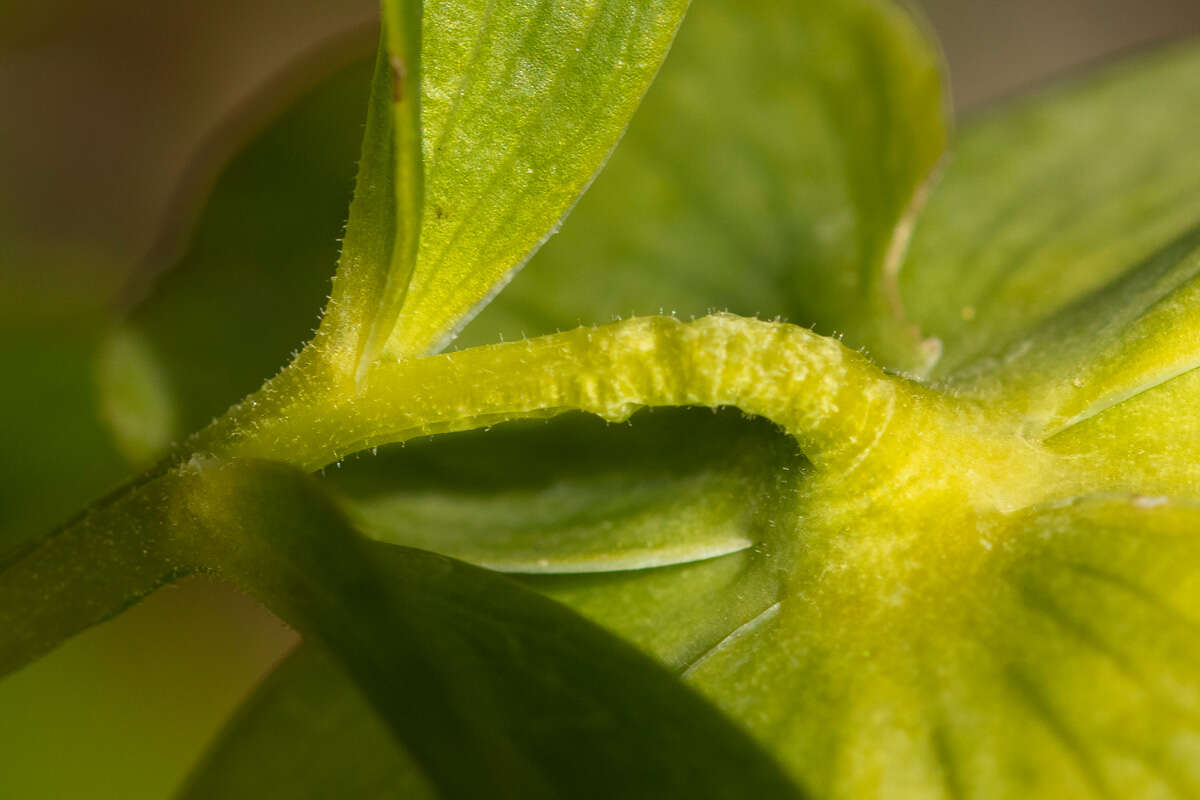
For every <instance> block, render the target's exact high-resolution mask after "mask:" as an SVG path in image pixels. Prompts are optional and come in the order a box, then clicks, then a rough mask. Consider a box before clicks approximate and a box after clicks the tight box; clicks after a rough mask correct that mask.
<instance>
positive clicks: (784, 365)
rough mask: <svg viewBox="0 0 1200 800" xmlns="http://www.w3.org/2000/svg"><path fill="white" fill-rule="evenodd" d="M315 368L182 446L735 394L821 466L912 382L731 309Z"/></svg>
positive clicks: (251, 444)
mask: <svg viewBox="0 0 1200 800" xmlns="http://www.w3.org/2000/svg"><path fill="white" fill-rule="evenodd" d="M299 372H300V373H301V374H303V373H304V370H300V371H299ZM316 376H317V372H316V371H315V370H312V369H311V368H310V369H309V377H308V378H303V377H298V376H297V375H295V374H289V371H287V370H285V372H284V373H281V374H280V376H279V377H278V378H277V379H276V380H275V381H272V382H270V383H268V385H267V386H266V387H264V389H263V391H262V392H260V393H259V394H257V395H254V396H252V397H250V398H249V399H248V400H247V401H245V402H244V403H242V404H241V405H239V406H238V407H236V408H235V409H233V410H231V412H230V414H229V415H227V416H226V417H225V418H224V419H222V420H221V421H219V422H218V423H217V424H215V425H214V426H212V427H210V428H209V429H207V430H205V431H202V432H201V433H200V434H198V435H197V436H196V437H195V438H194V439H193V440H191V441H190V442H189V443H188V445H187V446H188V450H189V451H191V452H192V453H197V452H198V453H206V454H211V455H213V456H216V457H220V458H264V459H272V460H281V461H287V462H290V463H292V464H295V465H297V466H300V467H303V468H305V469H310V470H311V469H316V468H319V467H322V466H324V465H326V464H329V463H331V462H333V461H336V460H338V459H340V458H341V457H343V456H345V455H347V454H348V453H352V452H355V451H358V450H362V449H364V448H367V447H371V446H374V445H379V444H387V443H394V442H402V441H405V440H408V439H411V438H415V437H418V436H425V435H429V434H434V433H444V432H450V431H460V430H468V429H473V428H480V427H485V426H488V425H493V424H496V423H499V422H504V421H508V420H514V419H521V418H531V417H547V416H553V415H556V414H560V413H563V412H566V411H584V412H588V413H592V414H597V415H599V416H601V417H604V418H605V419H608V420H613V421H620V420H624V419H626V418H628V417H629V416H630V415H631V414H633V413H634V412H635V411H637V410H638V409H640V408H643V407H648V406H709V407H717V406H734V407H737V408H740V409H741V410H743V411H745V412H746V413H748V414H754V415H757V416H761V417H765V418H767V419H769V420H771V421H773V422H775V423H777V424H778V425H780V426H781V427H783V428H784V429H785V430H786V431H787V432H788V433H789V434H791V435H792V436H793V437H794V438H795V439H796V440H797V441H798V442H799V443H800V445H801V447H802V449H803V450H804V452H805V454H806V455H807V456H808V457H809V459H810V460H811V461H812V462H813V463H814V465H816V466H817V467H819V468H828V469H833V470H838V469H847V468H852V467H853V466H854V465H855V464H856V463H857V462H858V461H859V460H860V459H861V458H862V456H863V455H864V453H865V452H866V451H867V450H868V449H869V448H870V446H871V444H872V443H873V442H874V441H875V440H877V439H878V437H879V434H880V432H881V431H882V430H883V429H884V428H886V427H887V425H888V423H889V421H890V420H891V418H892V416H893V415H894V414H896V413H898V412H900V411H901V410H902V409H904V408H908V407H909V406H911V401H912V399H913V398H915V397H916V396H917V395H918V393H919V392H920V391H921V390H920V389H919V387H917V385H916V384H911V383H907V382H904V381H903V380H902V379H900V378H895V377H892V376H889V375H886V374H884V373H883V372H882V371H881V370H880V369H879V368H878V367H876V366H875V365H874V364H872V363H871V362H870V361H869V360H868V359H866V358H865V357H863V356H861V355H860V354H858V353H855V352H853V351H851V350H849V349H848V348H846V347H844V346H843V345H841V344H840V343H838V342H837V341H835V340H833V339H829V338H827V337H823V336H818V335H817V334H814V333H813V332H812V331H809V330H807V329H805V328H799V327H796V326H794V325H788V324H784V323H777V322H774V323H773V322H762V321H759V320H754V319H746V318H742V317H736V316H732V315H728V314H718V315H713V316H709V317H704V318H702V319H699V320H696V321H694V322H690V323H683V322H679V321H678V320H675V319H672V318H668V317H644V318H635V319H631V320H627V321H625V322H618V323H615V324H612V325H606V326H602V327H596V328H580V329H577V330H573V331H569V332H566V333H560V334H555V335H551V336H542V337H538V338H535V339H527V340H524V341H520V342H511V343H507V344H499V345H492V346H488V347H478V348H472V349H469V350H463V351H460V352H457V353H453V354H448V355H440V356H431V357H428V358H419V359H408V360H404V361H399V362H390V363H377V364H375V365H374V366H373V367H372V369H371V370H370V372H369V373H368V375H367V378H366V380H365V382H364V384H363V387H362V388H361V389H360V390H358V391H354V390H348V389H347V387H346V386H345V385H344V384H338V383H336V382H334V381H329V380H328V378H324V379H322V378H320V377H316ZM323 380H324V381H325V382H324V383H323V382H322V381H323ZM282 384H286V387H285V386H284V385H282ZM902 384H903V388H902ZM283 398H286V399H283ZM281 399H283V400H282V401H281Z"/></svg>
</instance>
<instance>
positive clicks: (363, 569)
mask: <svg viewBox="0 0 1200 800" xmlns="http://www.w3.org/2000/svg"><path fill="white" fill-rule="evenodd" d="M195 570H211V571H215V572H217V573H218V574H221V575H223V576H225V577H227V578H229V579H231V580H233V581H235V582H236V583H238V584H240V585H242V586H244V587H246V588H247V589H248V590H250V591H251V592H252V593H253V594H254V595H256V596H257V597H259V598H260V599H261V600H262V601H263V602H264V603H265V604H266V605H267V606H268V607H270V608H271V609H272V610H274V611H275V612H276V613H278V614H279V615H280V616H282V617H283V618H284V619H285V620H286V621H288V622H289V623H291V624H293V625H294V626H295V627H297V628H298V629H299V630H300V631H301V633H302V634H304V635H305V636H306V637H310V638H312V639H314V640H316V641H319V642H321V643H323V644H324V645H325V646H326V647H327V648H328V649H329V651H330V652H331V653H332V654H333V655H334V656H335V657H336V658H337V660H338V662H339V663H340V664H341V665H342V667H343V668H344V669H346V670H347V672H348V674H349V675H350V676H352V678H353V679H354V680H355V682H356V683H357V684H358V685H359V686H360V687H361V689H362V690H363V692H364V693H365V695H366V696H367V698H368V699H369V700H370V702H371V703H372V705H373V706H374V708H375V709H376V710H377V711H378V712H379V713H380V715H381V716H382V718H383V719H384V720H385V721H386V723H387V724H388V726H389V728H390V729H391V730H392V732H393V733H395V734H396V735H398V736H399V737H400V738H401V739H402V740H403V741H404V742H405V744H406V746H408V747H409V748H410V749H411V751H412V753H413V754H414V756H415V757H416V758H417V760H418V761H419V762H420V763H421V765H422V768H423V769H424V770H425V771H426V773H427V774H428V775H429V777H430V779H431V781H432V782H433V783H434V784H435V785H436V786H437V787H438V790H439V792H440V793H442V794H443V795H445V796H447V797H478V796H480V795H481V793H487V794H490V793H495V792H497V791H499V792H500V793H502V794H504V795H508V796H514V797H576V796H592V795H594V796H614V795H626V796H647V797H652V796H663V795H664V794H666V795H668V796H670V795H677V794H681V793H682V794H688V795H697V796H705V797H738V796H741V794H740V792H741V791H743V790H745V789H747V788H749V790H750V791H753V792H754V793H755V794H756V795H759V794H761V796H764V797H794V796H797V793H796V791H795V789H794V787H792V786H791V785H790V783H789V782H788V781H787V780H786V779H785V778H784V777H783V776H782V774H781V773H780V772H779V770H778V768H777V767H776V766H775V765H774V763H773V762H772V761H770V760H769V759H768V758H767V757H766V756H765V755H764V754H763V753H762V752H761V751H759V750H758V749H757V748H756V747H754V746H753V745H752V744H751V743H750V742H749V740H748V739H747V738H746V737H745V736H744V735H743V734H742V733H741V732H740V731H738V729H736V728H735V727H733V726H732V725H731V724H730V723H729V722H727V721H726V720H724V719H723V718H722V717H721V716H720V715H719V714H717V713H716V712H715V711H713V710H712V709H711V708H710V707H709V706H707V705H706V704H705V703H704V702H702V701H701V700H700V699H699V698H697V697H696V696H694V695H693V694H691V693H690V692H689V691H688V690H686V689H685V688H684V687H682V686H681V685H679V684H678V682H677V681H676V680H675V679H674V678H673V677H672V676H670V675H669V674H668V673H666V672H665V671H662V670H661V668H659V667H657V666H655V665H654V664H653V662H651V661H649V660H648V659H646V658H645V657H644V656H641V655H639V654H638V653H637V652H636V651H634V650H633V649H632V647H630V646H628V645H625V644H622V643H621V642H620V641H619V640H617V639H615V638H613V637H611V636H610V635H608V634H605V633H603V632H602V631H601V630H600V629H599V628H596V627H594V626H592V625H590V624H588V623H585V622H583V621H582V620H579V619H578V618H577V617H575V616H573V615H572V614H570V613H569V612H567V611H565V610H564V609H562V608H561V607H560V606H558V605H556V604H554V603H552V602H550V601H548V600H545V599H543V598H540V597H538V596H537V595H535V594H533V593H531V592H528V591H525V590H522V589H521V588H520V587H519V586H518V585H516V584H514V583H512V582H510V581H508V580H506V579H504V578H501V577H499V576H496V575H495V574H494V573H489V572H487V571H484V570H480V569H478V568H474V567H469V566H467V565H464V564H461V563H460V562H455V561H452V560H450V559H447V558H444V557H441V556H437V555H433V554H429V553H424V552H421V551H418V550H412V549H409V548H401V547H396V546H393V545H385V544H379V543H372V542H369V541H367V540H365V539H363V538H362V537H361V536H360V535H359V534H358V533H357V532H356V531H354V530H353V529H352V528H351V527H350V526H349V525H348V524H347V522H346V520H345V518H344V517H343V516H342V515H341V514H340V513H339V512H338V511H337V509H336V508H335V507H334V506H333V505H332V504H331V503H330V502H329V501H328V500H327V499H326V498H325V497H324V495H323V494H322V493H321V492H320V491H319V489H318V487H317V485H316V484H315V483H314V482H313V481H312V480H311V479H310V478H308V477H307V476H305V475H303V474H302V473H300V472H298V471H297V470H295V469H294V468H291V467H286V466H283V465H279V464H271V463H265V462H263V463H237V462H233V463H221V462H215V461H200V460H194V461H193V462H191V463H189V464H188V465H186V466H185V467H182V468H180V469H177V470H172V471H169V472H167V473H165V474H163V475H162V476H160V477H157V478H151V479H149V480H147V481H145V482H143V483H141V484H138V485H135V486H133V487H130V488H129V489H128V490H127V491H125V492H122V493H118V494H116V495H114V496H113V497H112V498H111V499H110V500H108V501H107V502H106V503H105V504H103V505H101V506H99V507H97V508H96V509H94V510H93V511H92V512H90V513H89V514H87V515H86V516H84V517H82V518H80V519H79V520H78V521H77V522H75V523H73V524H71V525H68V526H66V527H65V528H63V529H61V530H60V531H58V532H57V533H56V534H55V535H53V536H50V537H46V538H44V539H43V540H41V541H39V542H37V543H36V544H34V545H32V546H31V547H28V548H26V549H24V550H22V551H20V552H16V553H10V554H9V555H8V557H7V558H6V560H5V561H4V562H3V563H2V564H0V600H3V602H2V603H0V615H2V619H0V621H2V623H3V624H2V625H0V671H3V672H8V671H11V670H12V669H14V668H16V667H18V666H20V665H21V664H22V663H24V662H26V661H28V660H29V659H30V658H32V657H35V656H36V655H38V654H39V653H41V652H45V650H47V649H48V648H49V647H51V646H53V645H54V644H57V643H58V642H60V641H62V640H63V639H64V638H66V637H67V636H69V635H71V634H73V633H75V632H77V631H79V630H81V629H83V628H84V627H87V626H88V625H91V624H94V623H95V622H97V621H100V620H102V619H104V618H106V617H107V616H110V615H112V614H114V613H117V612H119V611H120V610H121V609H122V608H123V607H124V606H125V605H127V604H128V603H130V602H133V601H135V600H136V599H138V597H139V596H142V595H144V594H145V593H147V592H148V591H150V590H152V589H154V588H155V587H157V586H159V585H161V584H162V583H164V582H165V581H168V580H171V579H173V578H174V577H177V576H178V575H181V574H186V573H187V572H190V571H195ZM285 741H286V740H285ZM651 750H654V751H655V752H657V753H659V754H660V755H661V756H662V758H661V760H659V759H652V760H647V759H646V758H645V754H646V753H647V752H649V751H651ZM464 764H467V765H470V766H469V767H468V768H464V766H463V765H464Z"/></svg>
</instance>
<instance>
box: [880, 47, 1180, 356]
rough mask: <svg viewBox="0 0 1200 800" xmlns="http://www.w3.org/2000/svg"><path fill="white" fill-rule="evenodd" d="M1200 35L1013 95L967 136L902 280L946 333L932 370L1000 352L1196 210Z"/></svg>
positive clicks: (907, 294)
mask: <svg viewBox="0 0 1200 800" xmlns="http://www.w3.org/2000/svg"><path fill="white" fill-rule="evenodd" d="M1198 76H1200V48H1197V47H1195V46H1194V45H1191V46H1187V45H1185V46H1176V47H1172V48H1169V49H1166V50H1163V51H1160V52H1155V53H1152V54H1149V55H1141V56H1138V57H1137V58H1136V59H1133V60H1130V61H1127V62H1124V63H1121V64H1117V65H1115V66H1112V67H1109V68H1107V69H1105V70H1103V71H1100V72H1098V73H1094V74H1090V75H1088V76H1086V77H1084V78H1081V79H1076V80H1073V81H1070V82H1068V83H1065V84H1063V85H1061V86H1056V87H1053V88H1051V89H1048V90H1045V91H1042V92H1040V93H1038V94H1036V95H1034V96H1032V97H1031V98H1027V99H1022V100H1018V101H1015V102H1013V103H1010V104H1009V105H1008V106H1006V107H1004V108H1001V109H998V110H995V111H992V112H990V113H988V114H986V115H984V116H983V117H981V118H980V119H978V120H976V121H975V122H974V123H973V124H971V125H970V126H969V127H968V128H967V129H966V130H964V132H963V134H962V136H961V137H960V138H959V140H958V142H957V144H956V145H955V147H954V158H953V160H952V162H951V164H950V166H949V168H948V169H947V171H946V176H945V179H944V180H943V181H942V183H941V184H940V185H939V186H938V187H937V189H936V190H935V191H934V193H933V195H932V197H931V199H930V203H929V207H928V208H927V209H926V210H925V212H924V214H922V216H921V218H920V221H919V223H918V225H917V229H916V232H915V235H914V239H913V243H912V247H911V249H910V253H909V257H908V259H907V261H906V266H905V267H904V269H903V271H902V272H901V288H902V290H903V296H904V300H905V303H906V305H907V307H908V310H909V313H910V315H911V316H912V318H913V319H914V320H916V321H917V322H919V323H920V324H921V326H922V329H923V330H924V331H925V332H926V333H927V334H929V335H932V336H936V337H938V338H939V339H941V341H942V343H943V346H944V350H945V356H944V358H943V360H942V361H941V362H940V363H939V365H938V367H937V371H936V373H935V374H936V375H939V376H944V375H950V374H952V373H954V372H956V371H958V370H961V369H964V368H967V367H968V365H970V364H971V362H972V361H975V360H976V359H979V358H980V357H985V356H990V355H995V354H996V353H997V351H998V350H1001V349H1003V348H1004V347H1005V346H1006V345H1008V344H1010V343H1011V342H1012V341H1014V340H1016V339H1018V338H1019V337H1021V336H1022V335H1024V334H1025V332H1026V331H1027V330H1028V329H1029V328H1030V327H1031V326H1033V325H1035V324H1037V323H1038V322H1040V321H1042V320H1044V319H1046V318H1047V317H1048V316H1050V315H1051V314H1053V313H1055V312H1056V311H1058V310H1059V309H1061V308H1063V307H1064V306H1066V305H1068V304H1070V303H1071V302H1072V301H1075V300H1077V299H1078V298H1080V297H1083V296H1084V295H1086V294H1087V293H1088V292H1091V291H1093V290H1095V289H1097V288H1099V287H1101V286H1104V285H1105V284H1108V283H1110V282H1112V281H1113V280H1114V279H1116V278H1117V277H1118V276H1120V275H1121V274H1122V273H1124V272H1125V271H1126V270H1128V269H1130V268H1132V267H1133V266H1134V265H1136V264H1138V263H1139V262H1141V261H1143V260H1145V259H1147V258H1149V257H1150V255H1151V254H1153V253H1154V252H1155V251H1157V250H1159V249H1160V248H1163V247H1165V246H1166V245H1167V244H1169V243H1170V242H1171V241H1173V240H1174V239H1176V238H1177V237H1179V236H1181V235H1183V234H1184V233H1185V232H1186V231H1188V230H1190V229H1191V228H1192V226H1194V225H1195V223H1196V220H1197V219H1198V218H1200V157H1197V153H1196V141H1195V137H1194V136H1192V135H1191V129H1192V128H1193V127H1194V116H1195V114H1196V113H1197V111H1196V109H1197V106H1196V103H1195V98H1196V96H1197V93H1198V92H1200V77H1198Z"/></svg>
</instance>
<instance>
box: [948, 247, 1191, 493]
mask: <svg viewBox="0 0 1200 800" xmlns="http://www.w3.org/2000/svg"><path fill="white" fill-rule="evenodd" d="M1198 275H1200V228H1193V229H1192V230H1191V231H1189V232H1188V233H1186V234H1185V235H1184V236H1182V237H1180V238H1179V239H1177V240H1176V241H1174V242H1172V243H1170V244H1169V245H1167V246H1166V247H1165V248H1163V249H1162V250H1161V251H1159V252H1157V253H1155V254H1153V255H1152V256H1151V257H1150V258H1149V259H1147V260H1146V261H1145V262H1144V263H1142V264H1141V265H1139V266H1138V267H1136V268H1133V269H1130V270H1128V271H1127V272H1125V273H1122V274H1121V275H1119V276H1117V277H1116V278H1114V279H1113V280H1112V281H1111V282H1109V283H1108V284H1106V285H1104V286H1101V287H1100V288H1099V289H1097V290H1096V291H1094V292H1092V293H1090V294H1088V295H1085V296H1084V297H1082V298H1080V299H1079V300H1077V301H1076V302H1074V303H1072V304H1071V305H1070V306H1068V307H1067V308H1065V309H1063V310H1062V311H1060V312H1059V313H1057V314H1055V315H1054V316H1052V317H1050V318H1049V319H1048V320H1046V321H1045V322H1044V323H1042V324H1041V325H1039V326H1038V327H1036V328H1034V329H1033V330H1032V331H1030V332H1028V333H1027V335H1026V336H1024V337H1022V338H1021V339H1019V340H1018V341H1017V342H1016V343H1015V344H1014V345H1013V346H1011V347H1010V348H1009V349H1008V350H1007V351H1001V353H1000V355H999V357H998V358H997V359H996V360H995V361H994V362H991V363H990V364H989V366H990V369H989V370H987V371H986V372H985V373H984V374H979V375H975V376H972V377H970V378H966V377H965V376H964V377H963V378H960V382H959V383H958V384H957V385H960V386H962V387H964V388H966V390H967V391H971V392H974V393H978V394H980V395H982V396H988V397H993V398H995V399H996V400H998V401H999V402H1002V403H1005V404H1006V405H1008V406H1010V407H1011V408H1012V410H1013V413H1018V414H1020V415H1021V416H1022V418H1023V419H1024V420H1025V425H1026V426H1027V428H1028V429H1029V430H1030V432H1031V433H1033V434H1034V435H1037V436H1038V437H1039V438H1053V437H1055V436H1057V435H1059V434H1062V433H1064V432H1067V431H1068V430H1069V429H1071V428H1073V427H1074V426H1077V425H1080V424H1082V423H1084V422H1086V421H1088V420H1090V419H1092V418H1093V417H1095V416H1097V415H1101V414H1104V413H1105V412H1107V411H1109V410H1110V409H1114V408H1115V407H1116V406H1119V405H1121V404H1122V403H1124V402H1126V401H1128V400H1130V399H1132V398H1137V397H1139V396H1141V395H1143V394H1146V393H1150V394H1151V395H1154V394H1155V392H1156V390H1157V389H1158V388H1159V387H1161V386H1162V385H1163V384H1167V383H1170V382H1172V381H1174V380H1175V379H1177V378H1181V377H1184V376H1186V375H1187V373H1189V372H1191V371H1192V370H1193V369H1195V368H1196V366H1198V365H1200V318H1198V317H1197V314H1196V308H1197V300H1200V280H1198ZM1171 399H1173V400H1179V399H1180V398H1178V397H1172V398H1171ZM1151 400H1152V397H1147V398H1144V400H1143V402H1145V401H1151ZM1160 407H1161V408H1162V411H1163V413H1164V414H1169V412H1170V410H1171V408H1172V406H1170V405H1163V404H1160ZM1175 407H1178V406H1175ZM1188 423H1189V420H1188V419H1183V420H1180V424H1181V425H1182V426H1183V428H1184V429H1186V428H1187V427H1188ZM1133 430H1135V429H1134V428H1133V427H1129V428H1127V432H1129V433H1132V432H1133ZM1180 432H1181V431H1180ZM1161 477H1162V478H1164V479H1165V478H1166V477H1167V476H1166V475H1163V476H1161ZM1191 485H1192V486H1193V487H1194V486H1195V485H1196V484H1191ZM1177 490H1178V489H1175V491H1177ZM1192 491H1194V489H1192Z"/></svg>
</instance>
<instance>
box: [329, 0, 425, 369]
mask: <svg viewBox="0 0 1200 800" xmlns="http://www.w3.org/2000/svg"><path fill="white" fill-rule="evenodd" d="M384 12H385V13H384V30H383V35H382V36H381V38H380V41H379V50H378V53H377V55H376V58H375V69H374V76H373V77H372V79H371V91H370V98H369V100H368V103H367V122H366V130H365V132H364V134H363V141H362V154H361V156H360V157H359V162H358V176H357V178H356V179H355V186H354V200H353V202H352V203H351V204H350V218H349V220H348V221H347V223H346V236H345V239H344V240H343V242H342V252H341V256H340V257H339V259H338V269H337V274H336V275H335V276H334V280H333V293H332V295H331V296H330V299H329V304H328V306H327V307H326V309H325V313H324V318H323V320H322V324H321V328H320V329H319V331H318V340H319V341H320V342H321V344H322V345H323V347H324V348H325V349H326V351H327V353H328V355H329V357H331V358H332V359H333V360H334V361H335V362H338V363H341V364H342V365H343V368H344V369H345V368H346V367H347V366H348V369H347V370H346V371H349V372H352V373H355V374H356V375H357V374H358V373H360V372H361V369H362V367H363V366H364V365H365V364H369V363H370V361H372V360H374V357H375V355H376V354H377V351H378V349H379V347H380V345H381V343H382V340H384V339H386V337H387V336H388V334H389V333H390V331H391V329H392V327H393V326H394V324H395V321H396V316H397V314H399V313H400V306H401V303H402V302H403V300H404V297H405V293H406V292H407V289H408V283H409V281H410V280H411V277H412V270H413V264H414V262H415V261H416V257H417V244H418V235H419V230H418V221H419V219H420V215H421V204H422V202H423V200H422V198H423V192H424V188H423V186H424V172H423V167H422V160H421V137H420V87H419V82H420V75H421V72H420V63H419V62H418V60H417V57H418V54H419V49H420V33H419V29H420V19H419V17H420V3H417V2H395V3H385V4H384ZM414 17H415V18H414Z"/></svg>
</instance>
